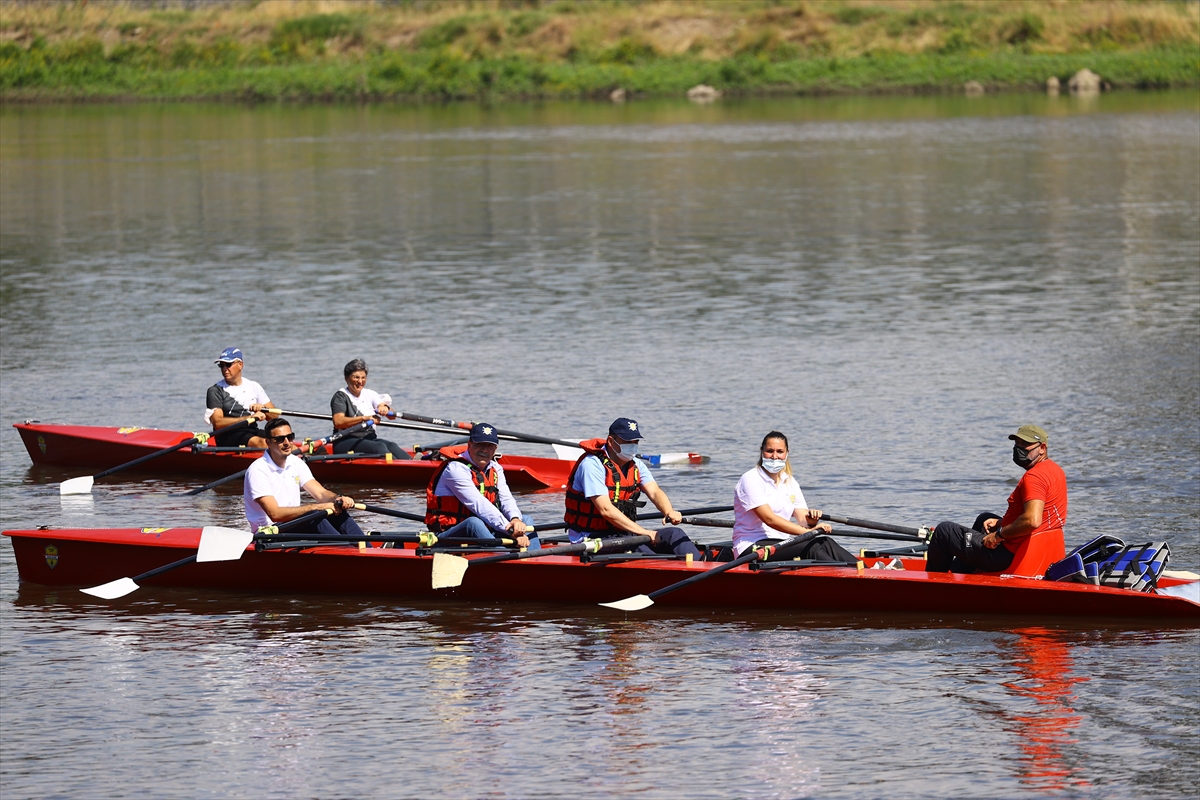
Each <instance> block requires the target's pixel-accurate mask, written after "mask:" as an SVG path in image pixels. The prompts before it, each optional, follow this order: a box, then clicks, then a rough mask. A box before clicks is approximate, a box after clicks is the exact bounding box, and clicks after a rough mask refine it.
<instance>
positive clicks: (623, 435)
mask: <svg viewBox="0 0 1200 800" xmlns="http://www.w3.org/2000/svg"><path fill="white" fill-rule="evenodd" d="M608 433H609V435H610V436H615V437H617V438H618V439H623V440H624V441H626V442H636V441H637V440H639V439H641V438H642V430H641V428H639V427H638V424H637V420H632V419H629V418H628V417H619V418H618V419H616V420H614V421H613V424H612V425H609V426H608Z"/></svg>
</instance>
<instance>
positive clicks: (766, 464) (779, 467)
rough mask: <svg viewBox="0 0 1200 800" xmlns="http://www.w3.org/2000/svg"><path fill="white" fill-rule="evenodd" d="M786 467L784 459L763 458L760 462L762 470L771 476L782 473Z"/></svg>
mask: <svg viewBox="0 0 1200 800" xmlns="http://www.w3.org/2000/svg"><path fill="white" fill-rule="evenodd" d="M786 466H787V459H786V458H764V459H763V460H762V468H763V469H765V470H766V471H767V472H769V473H771V474H772V475H777V474H779V473H780V472H783V468H784V467H786Z"/></svg>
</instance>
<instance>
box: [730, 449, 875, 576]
mask: <svg viewBox="0 0 1200 800" xmlns="http://www.w3.org/2000/svg"><path fill="white" fill-rule="evenodd" d="M733 513H734V524H733V549H734V552H735V554H736V555H739V556H740V555H742V553H744V552H745V551H746V550H747V549H748V548H750V547H751V546H754V545H768V544H777V543H778V542H779V541H781V540H783V539H790V538H792V537H793V536H799V535H800V534H804V533H809V532H817V531H819V532H823V533H829V532H830V531H831V530H832V529H831V528H830V527H829V525H828V524H827V523H818V520H820V518H821V512H820V511H818V510H816V509H812V508H808V506H807V504H806V503H805V502H804V493H803V492H801V491H800V485H799V484H797V483H796V479H795V478H793V477H792V468H791V465H790V464H788V441H787V437H786V436H784V435H783V434H782V433H780V432H779V431H771V432H770V433H768V434H767V435H766V436H765V437H764V438H763V441H762V447H761V448H760V449H759V457H758V466H756V467H755V468H754V469H752V470H750V471H749V472H747V473H746V474H745V475H743V476H742V479H741V480H740V481H738V485H737V489H736V490H735V491H734V496H733ZM794 558H806V559H812V560H814V561H841V562H843V563H846V564H854V563H856V562H857V561H858V559H857V558H855V557H854V556H852V555H851V554H850V553H848V552H847V551H846V550H845V549H844V548H843V547H842V546H841V545H839V544H838V543H837V542H835V541H834V540H833V539H830V538H829V537H828V536H819V535H816V536H814V537H812V538H810V539H808V540H806V541H803V542H801V543H800V544H796V545H792V546H790V547H785V548H782V549H780V550H777V551H775V552H774V553H773V554H772V555H771V557H770V559H769V560H770V561H790V560H792V559H794Z"/></svg>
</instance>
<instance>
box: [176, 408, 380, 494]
mask: <svg viewBox="0 0 1200 800" xmlns="http://www.w3.org/2000/svg"><path fill="white" fill-rule="evenodd" d="M369 427H371V426H370V425H368V424H367V423H366V422H360V423H359V424H358V425H355V426H354V427H353V428H347V429H346V430H344V431H340V432H338V433H335V434H333V435H332V436H330V437H328V438H326V439H317V440H316V441H315V442H306V443H305V446H306V447H308V448H309V449H310V452H311V451H312V450H315V449H317V448H318V447H324V446H325V445H327V444H332V443H333V442H336V441H337V440H338V439H342V438H344V437H345V436H347V435H348V434H350V433H352V432H354V431H358V430H363V429H365V428H369ZM368 456H369V457H372V458H378V457H379V454H378V453H361V454H358V453H356V454H353V455H351V454H350V453H342V454H341V455H338V454H337V453H334V454H333V455H309V456H300V457H301V458H303V459H304V460H305V461H327V460H329V459H334V458H362V457H368ZM249 469H250V468H249V467H246V469H244V470H242V471H240V472H235V473H233V474H232V475H226V476H225V477H224V478H218V479H217V480H215V481H213V482H212V483H206V484H204V485H203V486H201V487H200V488H198V489H189V490H188V491H186V492H179V493H177V494H172V495H171V496H172V497H190V496H192V495H194V494H200V493H201V492H207V491H208V490H209V489H212V488H215V487H217V486H221V485H222V484H226V483H229V482H230V481H236V480H237V479H238V478H241V477H243V476H245V474H246V471H247V470H249Z"/></svg>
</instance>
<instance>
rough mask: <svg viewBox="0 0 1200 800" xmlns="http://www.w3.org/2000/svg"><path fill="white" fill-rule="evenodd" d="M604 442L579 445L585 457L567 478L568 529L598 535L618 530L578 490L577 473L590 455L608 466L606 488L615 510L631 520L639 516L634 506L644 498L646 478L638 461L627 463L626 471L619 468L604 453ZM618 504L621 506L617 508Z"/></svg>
mask: <svg viewBox="0 0 1200 800" xmlns="http://www.w3.org/2000/svg"><path fill="white" fill-rule="evenodd" d="M604 442H605V440H604V439H588V440H587V441H586V442H580V443H579V446H580V447H582V448H583V450H584V453H583V455H581V456H580V457H579V459H578V460H577V461H576V462H575V466H573V467H571V474H570V476H568V477H567V511H566V514H564V515H563V522H565V523H567V527H568V528H571V529H572V530H576V531H597V532H602V531H611V530H615V528H613V526H612V525H610V524H609V522H608V520H606V519H605V518H604V516H603V515H602V514H601V513H600V511H599V510H598V509H597V508H596V504H595V503H593V502H592V501H591V500H589V499H587V497H586V496H584V494H583V492H581V491H579V490H578V489H576V488H575V473H576V472H578V471H579V465H580V464H582V463H583V460H584V459H585V458H587V457H588V456H589V455H591V456H596V457H597V458H599V459H600V463H601V464H603V465H604V485H605V486H606V487H608V499H609V500H611V501H612V502H613V505H614V506H617V507H618V508H620V509H621V511H622V512H623V513H624V514H625V516H627V517H629V518H630V519H633V518H634V517H635V516H636V513H635V512H634V511H633V509H634V503H636V502H637V499H638V497H640V496H641V494H642V488H641V477H642V476H641V473H640V472H638V466H637V459H636V458H631V459H629V461H627V462H625V466H624V467H622V466H620V465H619V464H616V463H615V462H613V460H612V459H610V458H609V457H608V453H606V452H605V451H604ZM618 503H620V505H617V504H618Z"/></svg>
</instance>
